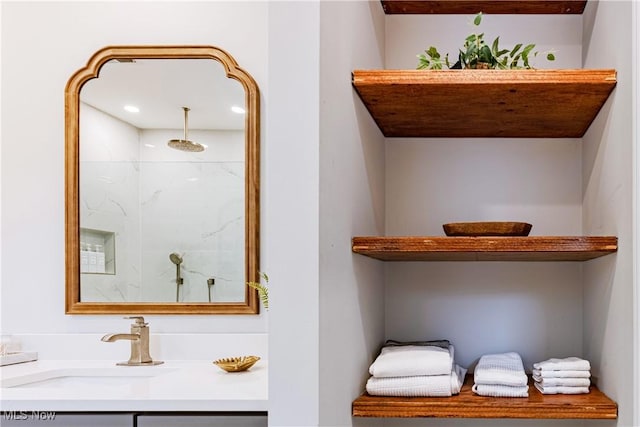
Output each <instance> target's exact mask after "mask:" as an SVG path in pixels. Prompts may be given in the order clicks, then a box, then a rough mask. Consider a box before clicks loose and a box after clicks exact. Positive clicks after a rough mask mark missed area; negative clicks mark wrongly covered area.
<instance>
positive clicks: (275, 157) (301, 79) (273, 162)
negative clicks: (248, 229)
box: [262, 1, 320, 427]
mask: <svg viewBox="0 0 640 427" xmlns="http://www.w3.org/2000/svg"><path fill="white" fill-rule="evenodd" d="M319 11H320V6H319V4H318V2H315V1H311V2H269V45H268V53H269V80H268V87H269V93H270V95H271V96H270V98H269V108H268V109H267V110H266V111H265V117H266V122H267V134H266V144H265V148H266V165H265V173H266V177H267V181H268V182H269V185H270V187H269V193H268V195H267V197H265V199H263V200H264V202H263V203H264V204H263V206H266V209H267V213H266V215H265V216H266V218H265V221H266V225H267V230H266V234H264V233H263V234H262V236H263V242H264V244H265V247H264V249H263V250H265V251H266V253H267V255H268V257H269V261H268V264H267V265H269V271H268V273H269V277H270V284H271V283H272V284H273V285H272V286H270V288H269V295H270V297H269V298H270V302H269V310H270V311H269V369H270V371H269V372H270V374H269V425H271V426H295V427H303V426H315V425H318V422H319V421H318V420H319V416H320V407H319V402H318V395H319V377H320V372H319V359H320V349H319V327H320V317H319V316H320V313H319V300H318V297H319V236H318V233H319V231H320V229H319V227H320V224H319V185H320V183H319V160H318V156H319V141H320V124H319V120H320V112H319V109H320V98H319V96H320V89H319V85H320V64H319V60H320V54H319V48H320V38H319V35H320V32H319V24H320V15H319ZM265 237H266V239H265Z"/></svg>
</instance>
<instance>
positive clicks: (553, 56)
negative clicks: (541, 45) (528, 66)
mask: <svg viewBox="0 0 640 427" xmlns="http://www.w3.org/2000/svg"><path fill="white" fill-rule="evenodd" d="M555 59H556V56H555V55H554V54H553V53H547V60H548V61H554V60H555Z"/></svg>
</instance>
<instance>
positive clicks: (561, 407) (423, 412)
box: [352, 375, 618, 419]
mask: <svg viewBox="0 0 640 427" xmlns="http://www.w3.org/2000/svg"><path fill="white" fill-rule="evenodd" d="M472 385H473V377H472V376H471V375H467V378H466V380H465V384H464V385H463V386H462V390H461V391H460V394H459V395H456V396H452V397H380V396H370V395H368V394H366V393H365V394H363V395H362V396H360V397H358V398H357V399H356V400H355V401H354V402H353V404H352V415H353V416H354V417H378V418H380V417H385V418H388V417H400V418H418V417H439V418H546V419H616V418H617V417H618V405H617V404H616V403H615V402H614V401H612V400H611V399H609V398H608V397H607V396H606V395H604V393H602V392H601V391H600V390H598V389H597V388H596V387H594V386H592V387H591V392H590V393H589V394H576V395H566V394H555V395H543V394H542V393H540V392H539V391H538V390H537V389H536V388H535V387H533V386H532V385H530V386H529V397H527V398H497V397H484V396H478V395H476V394H474V393H473V392H472V391H471V386H472Z"/></svg>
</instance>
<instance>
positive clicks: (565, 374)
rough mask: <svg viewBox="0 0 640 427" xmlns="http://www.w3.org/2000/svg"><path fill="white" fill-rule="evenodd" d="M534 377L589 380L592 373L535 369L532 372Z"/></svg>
mask: <svg viewBox="0 0 640 427" xmlns="http://www.w3.org/2000/svg"><path fill="white" fill-rule="evenodd" d="M531 372H532V373H533V377H534V378H535V377H536V376H537V377H541V378H542V377H544V378H589V377H591V371H541V370H540V369H535V368H534V369H533V371H531Z"/></svg>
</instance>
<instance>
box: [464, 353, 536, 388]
mask: <svg viewBox="0 0 640 427" xmlns="http://www.w3.org/2000/svg"><path fill="white" fill-rule="evenodd" d="M473 378H474V383H475V384H485V385H506V386H512V387H517V386H524V387H526V386H527V380H528V379H527V375H526V374H525V373H524V366H523V365H522V358H520V355H519V354H518V353H515V352H509V353H500V354H485V355H484V356H482V357H481V358H480V360H479V361H478V365H477V366H476V369H475V371H474V375H473ZM478 394H479V393H478ZM486 396H490V395H486Z"/></svg>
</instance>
